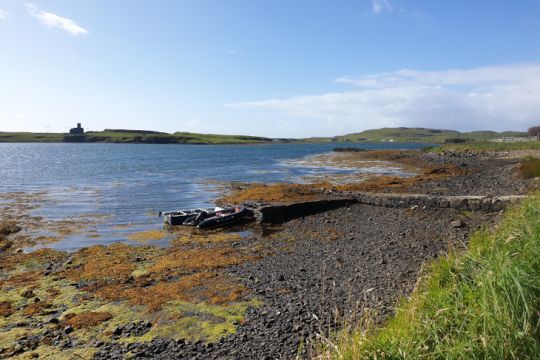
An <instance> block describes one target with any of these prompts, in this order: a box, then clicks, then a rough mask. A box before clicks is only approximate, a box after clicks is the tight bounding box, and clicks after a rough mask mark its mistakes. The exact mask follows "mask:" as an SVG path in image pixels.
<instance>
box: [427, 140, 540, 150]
mask: <svg viewBox="0 0 540 360" xmlns="http://www.w3.org/2000/svg"><path fill="white" fill-rule="evenodd" d="M425 150H427V151H437V152H442V151H445V150H449V151H456V152H468V151H475V152H488V151H510V150H540V141H520V142H507V143H496V142H491V141H484V142H471V143H467V144H444V145H442V146H440V147H437V148H429V149H425Z"/></svg>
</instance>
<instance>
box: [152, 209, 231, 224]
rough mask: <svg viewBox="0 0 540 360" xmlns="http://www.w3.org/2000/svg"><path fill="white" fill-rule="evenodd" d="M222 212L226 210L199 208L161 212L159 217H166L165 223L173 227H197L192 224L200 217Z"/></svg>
mask: <svg viewBox="0 0 540 360" xmlns="http://www.w3.org/2000/svg"><path fill="white" fill-rule="evenodd" d="M222 210H225V209H223V208H220V207H211V208H204V209H203V208H198V209H186V210H173V211H163V212H161V211H160V212H159V217H161V216H165V222H166V223H167V224H169V225H171V226H176V225H197V224H191V223H190V222H192V221H193V220H194V219H195V218H197V217H198V216H201V215H202V216H204V215H206V214H212V213H215V212H218V211H222ZM203 214H204V215H203ZM186 221H187V223H186ZM184 223H186V224H184Z"/></svg>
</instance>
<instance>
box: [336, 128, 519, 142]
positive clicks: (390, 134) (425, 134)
mask: <svg viewBox="0 0 540 360" xmlns="http://www.w3.org/2000/svg"><path fill="white" fill-rule="evenodd" d="M527 136H528V135H527V133H526V132H519V131H505V132H496V131H472V132H459V131H456V130H444V129H426V128H406V127H399V128H382V129H374V130H366V131H362V132H359V133H353V134H347V135H343V136H336V137H334V138H332V139H331V140H333V141H338V142H341V141H344V142H349V141H350V142H371V141H395V142H429V143H436V144H440V143H444V142H448V141H488V140H492V139H497V138H502V137H527Z"/></svg>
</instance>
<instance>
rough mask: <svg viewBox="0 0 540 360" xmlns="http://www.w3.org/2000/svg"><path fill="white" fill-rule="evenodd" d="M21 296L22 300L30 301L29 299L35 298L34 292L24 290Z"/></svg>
mask: <svg viewBox="0 0 540 360" xmlns="http://www.w3.org/2000/svg"><path fill="white" fill-rule="evenodd" d="M21 296H22V297H23V298H26V299H30V298H33V297H34V296H36V294H34V292H33V291H32V290H25V291H23V292H22V294H21Z"/></svg>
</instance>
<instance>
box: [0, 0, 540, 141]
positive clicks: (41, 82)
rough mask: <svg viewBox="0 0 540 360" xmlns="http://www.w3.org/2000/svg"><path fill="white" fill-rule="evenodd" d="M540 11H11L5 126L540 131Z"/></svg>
mask: <svg viewBox="0 0 540 360" xmlns="http://www.w3.org/2000/svg"><path fill="white" fill-rule="evenodd" d="M539 39H540V1H538V0H508V1H505V0H475V1H470V0H453V1H433V0H410V1H406V0H354V1H353V0H350V1H346V0H213V1H210V0H170V1H167V0H161V1H142V0H115V1H105V0H86V1H83V0H79V1H73V0H56V1H53V0H33V1H31V2H27V1H19V0H0V131H34V132H64V131H66V129H69V128H70V127H73V126H75V123H77V122H81V123H82V124H83V126H84V127H85V128H86V129H89V130H102V129H105V128H124V129H125V128H127V129H147V130H158V131H164V132H171V133H172V132H175V131H190V132H201V133H222V134H247V135H259V136H270V137H310V136H334V135H341V134H347V133H353V132H359V131H362V130H366V129H373V128H381V127H398V126H405V127H429V128H443V129H456V130H460V131H470V130H497V131H501V130H526V129H527V128H528V127H530V126H533V125H539V124H540V40H539Z"/></svg>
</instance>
